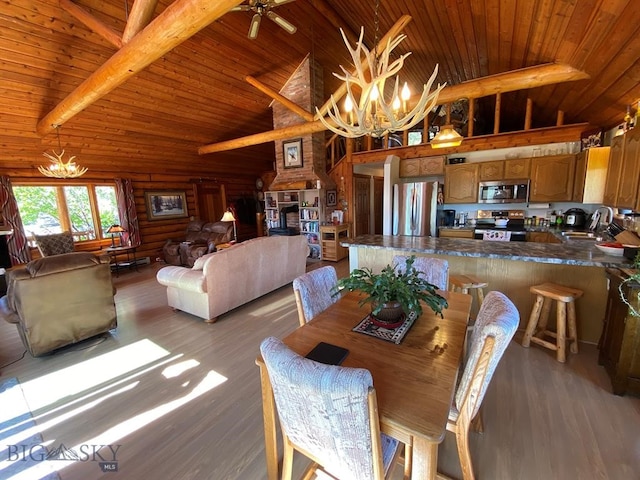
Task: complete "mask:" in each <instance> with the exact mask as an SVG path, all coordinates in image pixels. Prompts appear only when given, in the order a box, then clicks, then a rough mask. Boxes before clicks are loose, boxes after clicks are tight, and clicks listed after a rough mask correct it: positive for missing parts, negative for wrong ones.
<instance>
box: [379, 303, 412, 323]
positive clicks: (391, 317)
mask: <svg viewBox="0 0 640 480" xmlns="http://www.w3.org/2000/svg"><path fill="white" fill-rule="evenodd" d="M377 307H378V304H377V303H372V311H373V310H375V309H376V308H377ZM371 319H372V321H373V323H375V324H376V325H378V326H381V327H384V328H395V327H399V326H400V325H402V322H404V319H405V314H404V310H403V309H402V305H400V303H399V302H386V303H383V304H382V308H381V309H380V311H379V312H378V313H376V314H373V313H372V314H371Z"/></svg>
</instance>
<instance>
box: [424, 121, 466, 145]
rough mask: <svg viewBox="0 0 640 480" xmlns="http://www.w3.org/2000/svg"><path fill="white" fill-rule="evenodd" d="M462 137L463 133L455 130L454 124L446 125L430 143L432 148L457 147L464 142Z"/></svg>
mask: <svg viewBox="0 0 640 480" xmlns="http://www.w3.org/2000/svg"><path fill="white" fill-rule="evenodd" d="M462 139H463V137H462V135H460V134H459V133H458V132H456V131H455V130H454V128H453V125H444V126H442V127H441V128H440V130H439V131H438V133H436V136H435V137H433V140H431V142H429V144H430V145H431V148H445V147H457V146H458V145H460V144H461V143H462Z"/></svg>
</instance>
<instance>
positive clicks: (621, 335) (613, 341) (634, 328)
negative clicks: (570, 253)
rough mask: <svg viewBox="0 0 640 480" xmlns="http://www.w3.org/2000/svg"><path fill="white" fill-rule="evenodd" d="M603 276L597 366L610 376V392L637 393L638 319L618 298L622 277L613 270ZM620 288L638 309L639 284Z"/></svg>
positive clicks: (639, 371)
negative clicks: (605, 279)
mask: <svg viewBox="0 0 640 480" xmlns="http://www.w3.org/2000/svg"><path fill="white" fill-rule="evenodd" d="M607 276H608V277H609V294H608V297H607V305H606V308H605V318H604V327H603V330H602V336H601V337H600V342H599V344H598V348H599V349H600V352H599V354H598V363H600V365H603V366H604V368H605V370H606V371H607V373H608V374H609V377H611V385H612V387H613V393H615V394H616V395H624V394H625V393H627V392H631V393H635V394H640V317H636V316H634V315H632V314H631V313H630V311H629V307H628V306H627V305H626V304H625V303H624V302H623V301H622V300H621V298H620V294H619V292H618V287H619V286H620V284H621V282H622V281H623V279H624V278H625V274H623V273H622V272H621V271H620V270H617V269H607ZM622 289H623V292H624V294H625V297H626V298H628V299H630V301H631V303H632V305H633V306H634V309H635V310H639V309H640V301H638V293H639V291H640V285H639V284H637V283H631V282H629V283H626V284H625V285H624V286H623V287H622Z"/></svg>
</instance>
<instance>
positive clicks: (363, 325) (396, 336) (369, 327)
mask: <svg viewBox="0 0 640 480" xmlns="http://www.w3.org/2000/svg"><path fill="white" fill-rule="evenodd" d="M417 317H418V316H417V315H416V312H411V313H410V314H409V315H407V318H406V319H405V320H404V322H403V323H402V325H400V326H399V327H396V328H384V327H379V326H378V325H376V324H375V323H373V321H372V320H371V314H369V315H367V316H366V317H364V318H363V319H362V320H361V321H360V323H358V325H356V326H355V327H354V328H353V329H352V330H353V331H354V332H358V333H364V334H365V335H371V336H372V337H376V338H381V339H382V340H386V341H387V342H393V343H395V344H396V345H398V344H399V343H400V342H402V339H403V338H404V336H405V335H406V334H407V332H408V331H409V329H410V328H411V325H413V322H414V321H415V320H416V318H417Z"/></svg>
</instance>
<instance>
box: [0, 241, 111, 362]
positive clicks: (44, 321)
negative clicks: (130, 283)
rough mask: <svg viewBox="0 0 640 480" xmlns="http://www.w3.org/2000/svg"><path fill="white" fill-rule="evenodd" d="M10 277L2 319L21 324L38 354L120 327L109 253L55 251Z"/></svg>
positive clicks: (27, 344)
mask: <svg viewBox="0 0 640 480" xmlns="http://www.w3.org/2000/svg"><path fill="white" fill-rule="evenodd" d="M6 275H7V294H6V295H5V296H3V297H2V298H0V318H4V319H5V320H6V321H8V322H10V323H15V324H16V326H17V328H18V333H19V334H20V337H21V339H22V342H23V343H24V345H25V347H26V348H27V350H28V351H29V352H30V353H31V354H32V355H33V356H34V357H37V356H40V355H44V354H46V353H49V352H51V351H53V350H56V349H58V348H60V347H63V346H65V345H69V344H72V343H76V342H79V341H81V340H84V339H87V338H90V337H93V336H94V335H98V334H100V333H104V332H107V331H109V330H111V329H113V328H116V326H117V317H116V306H115V301H114V295H115V288H114V287H113V283H112V281H111V267H110V264H109V257H108V256H97V255H94V254H92V253H88V252H74V253H64V254H60V255H53V256H50V257H43V258H38V259H36V260H32V261H31V262H29V263H27V264H26V265H24V266H22V267H15V268H12V269H10V270H8V271H7V274H6Z"/></svg>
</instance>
